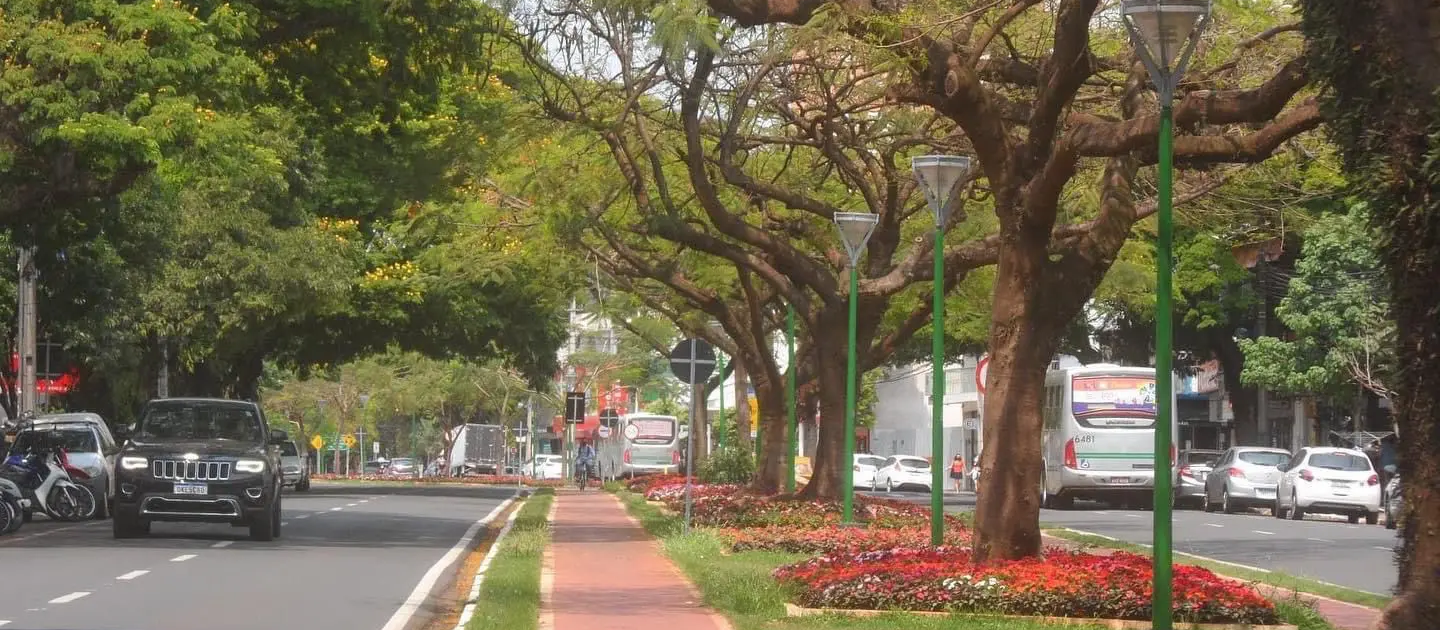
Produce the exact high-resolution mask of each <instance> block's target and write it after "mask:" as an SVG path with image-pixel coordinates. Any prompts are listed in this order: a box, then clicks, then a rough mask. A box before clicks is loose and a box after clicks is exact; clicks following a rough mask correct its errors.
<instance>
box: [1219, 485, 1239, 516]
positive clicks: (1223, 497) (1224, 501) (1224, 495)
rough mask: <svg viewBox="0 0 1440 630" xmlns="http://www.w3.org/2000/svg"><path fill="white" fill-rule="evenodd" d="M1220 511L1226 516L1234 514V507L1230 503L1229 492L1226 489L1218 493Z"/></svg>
mask: <svg viewBox="0 0 1440 630" xmlns="http://www.w3.org/2000/svg"><path fill="white" fill-rule="evenodd" d="M1220 511H1221V512H1224V513H1226V514H1234V513H1235V506H1234V504H1232V503H1230V490H1229V489H1228V488H1227V489H1225V490H1221V491H1220Z"/></svg>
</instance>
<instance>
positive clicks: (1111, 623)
mask: <svg viewBox="0 0 1440 630" xmlns="http://www.w3.org/2000/svg"><path fill="white" fill-rule="evenodd" d="M819 615H836V616H841V617H862V618H863V617H879V616H882V615H915V616H919V617H963V618H970V619H1011V620H1016V621H1030V622H1037V623H1044V624H1051V625H1057V626H1100V627H1102V628H1107V629H1109V630H1150V627H1151V625H1152V622H1150V621H1143V620H1131V619H1087V618H1083V617H1036V616H1030V615H987V614H983V613H949V612H930V611H918V610H849V609H845V608H805V607H803V606H797V605H795V604H791V603H789V602H786V603H785V616H787V617H813V616H819ZM1174 627H1175V630H1299V628H1298V627H1296V626H1292V625H1288V624H1277V625H1270V626H1267V625H1261V624H1253V623H1195V622H1190V621H1176V622H1174Z"/></svg>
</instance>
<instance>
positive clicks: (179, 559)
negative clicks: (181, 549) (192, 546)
mask: <svg viewBox="0 0 1440 630" xmlns="http://www.w3.org/2000/svg"><path fill="white" fill-rule="evenodd" d="M194 557H195V554H193V553H187V554H185V555H183V556H175V557H174V558H171V559H170V561H171V562H184V561H186V560H189V559H191V558H194Z"/></svg>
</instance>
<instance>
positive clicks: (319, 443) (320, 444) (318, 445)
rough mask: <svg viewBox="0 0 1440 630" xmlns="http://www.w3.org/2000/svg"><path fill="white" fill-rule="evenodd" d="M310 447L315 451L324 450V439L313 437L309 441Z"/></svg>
mask: <svg viewBox="0 0 1440 630" xmlns="http://www.w3.org/2000/svg"><path fill="white" fill-rule="evenodd" d="M310 446H311V447H312V448H314V449H315V450H317V451H318V450H320V449H322V448H324V447H325V438H323V437H320V436H318V435H317V436H315V438H314V439H312V440H310Z"/></svg>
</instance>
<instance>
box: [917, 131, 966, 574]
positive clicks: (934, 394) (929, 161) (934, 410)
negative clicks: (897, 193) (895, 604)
mask: <svg viewBox="0 0 1440 630" xmlns="http://www.w3.org/2000/svg"><path fill="white" fill-rule="evenodd" d="M910 168H911V169H912V170H913V171H915V179H916V180H918V181H919V182H920V188H921V189H922V190H924V191H925V201H926V202H928V203H929V204H930V211H931V212H932V213H933V214H934V215H935V243H934V249H935V280H934V281H932V282H931V283H930V286H931V295H930V297H931V299H932V300H933V301H934V304H933V310H932V313H931V315H930V329H931V336H930V378H931V385H930V544H932V545H935V546H936V547H939V546H940V545H941V544H943V543H944V542H945V471H944V466H943V464H944V462H945V280H944V278H945V225H946V224H947V223H948V222H949V220H950V208H951V205H952V204H951V200H952V199H953V198H954V197H955V189H956V188H958V187H959V186H960V182H961V180H963V179H964V178H965V175H966V174H967V173H969V171H970V158H968V157H965V156H963V155H922V156H920V157H917V158H914V159H912V160H910ZM955 203H956V204H959V203H963V199H962V200H956V202H955Z"/></svg>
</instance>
